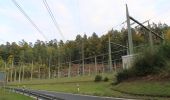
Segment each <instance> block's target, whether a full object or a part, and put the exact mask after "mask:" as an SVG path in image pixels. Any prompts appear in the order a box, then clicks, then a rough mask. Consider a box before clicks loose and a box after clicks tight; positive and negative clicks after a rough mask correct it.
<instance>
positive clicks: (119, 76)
mask: <svg viewBox="0 0 170 100" xmlns="http://www.w3.org/2000/svg"><path fill="white" fill-rule="evenodd" d="M132 76H133V73H132V69H128V70H126V69H125V70H123V71H120V72H118V73H117V75H116V78H117V81H116V83H120V82H122V81H123V80H127V79H128V78H130V77H132Z"/></svg>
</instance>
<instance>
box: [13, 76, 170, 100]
mask: <svg viewBox="0 0 170 100" xmlns="http://www.w3.org/2000/svg"><path fill="white" fill-rule="evenodd" d="M102 76H103V77H105V76H107V77H108V78H109V81H108V82H104V81H102V82H94V79H95V75H93V76H79V77H73V78H59V79H46V80H45V79H44V80H32V81H24V82H22V83H20V84H19V83H17V82H13V83H10V85H11V86H18V85H19V86H23V85H24V86H25V87H26V88H31V89H38V90H48V91H56V92H65V93H76V94H77V93H78V94H87V95H96V96H109V97H124V98H140V99H141V98H142V99H153V98H154V99H155V100H158V99H160V100H166V99H167V98H164V97H163V98H162V97H152V96H146V95H153V96H155V95H156V96H157V95H159V96H170V82H149V81H148V82H145V81H134V82H122V83H120V84H118V85H114V86H113V85H111V83H112V81H113V76H114V74H103V75H102ZM40 83H41V84H40ZM77 84H79V89H80V91H79V92H78V90H77ZM117 90H118V91H117ZM120 91H121V92H120ZM132 94H141V95H145V96H138V95H132ZM168 99H169V98H168ZM168 99H167V100H168Z"/></svg>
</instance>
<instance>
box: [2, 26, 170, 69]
mask: <svg viewBox="0 0 170 100" xmlns="http://www.w3.org/2000/svg"><path fill="white" fill-rule="evenodd" d="M151 28H152V30H154V31H155V32H157V33H158V34H159V35H164V36H165V37H166V36H168V35H167V34H168V30H169V29H170V28H169V27H168V25H166V24H161V23H159V24H154V23H153V24H152V25H151ZM132 34H133V43H134V46H138V45H145V44H147V43H148V32H147V31H146V30H145V29H143V28H141V27H135V28H133V29H132ZM109 37H110V41H111V43H113V44H111V50H112V52H114V51H118V50H122V49H125V48H123V47H119V46H117V45H115V44H114V43H116V44H121V45H123V46H127V45H128V40H127V39H128V38H127V30H126V29H125V28H122V29H121V30H120V31H118V30H110V31H108V33H107V34H105V35H103V36H101V37H99V36H98V35H97V34H96V33H95V32H94V33H93V34H92V35H91V36H89V37H87V35H86V34H84V35H83V36H81V35H77V36H76V39H75V40H67V41H66V42H63V41H62V40H60V41H58V40H56V39H54V40H51V41H48V42H46V41H41V40H37V41H36V42H35V43H31V42H29V43H28V42H26V41H24V40H22V41H19V43H16V42H12V43H9V42H7V43H6V44H1V45H0V67H1V69H3V68H4V65H5V64H12V63H13V64H14V65H18V64H20V63H32V61H34V62H35V63H37V64H45V65H48V63H49V61H50V63H51V65H57V64H58V62H60V63H65V62H69V61H75V60H80V59H82V57H84V58H88V57H91V56H97V55H100V54H107V53H108V43H109V39H108V38H109ZM154 41H156V42H155V43H157V41H159V39H158V38H156V37H155V38H154ZM82 55H83V56H82ZM112 55H114V54H112ZM114 57H115V56H112V59H115V58H114ZM105 59H108V58H107V57H106V58H105ZM88 62H90V61H87V63H88ZM75 63H78V62H75Z"/></svg>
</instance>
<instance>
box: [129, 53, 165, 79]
mask: <svg viewBox="0 0 170 100" xmlns="http://www.w3.org/2000/svg"><path fill="white" fill-rule="evenodd" d="M165 64H166V62H165V59H164V57H163V56H162V55H161V54H160V53H159V51H153V52H152V53H151V52H150V51H145V53H143V56H142V57H140V58H137V59H136V61H135V62H134V64H133V66H132V68H131V70H133V71H134V73H135V75H136V76H147V75H150V74H157V73H159V71H160V69H162V68H163V67H164V66H165Z"/></svg>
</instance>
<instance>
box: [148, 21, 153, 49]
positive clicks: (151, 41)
mask: <svg viewBox="0 0 170 100" xmlns="http://www.w3.org/2000/svg"><path fill="white" fill-rule="evenodd" d="M148 28H149V29H150V23H149V21H148ZM149 44H150V48H151V50H153V38H152V33H151V31H149Z"/></svg>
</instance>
